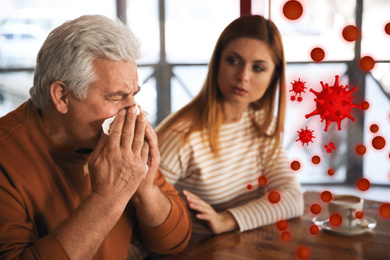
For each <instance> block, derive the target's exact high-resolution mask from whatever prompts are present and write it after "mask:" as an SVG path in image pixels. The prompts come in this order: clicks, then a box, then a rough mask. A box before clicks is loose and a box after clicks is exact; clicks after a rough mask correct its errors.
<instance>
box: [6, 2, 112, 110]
mask: <svg viewBox="0 0 390 260" xmlns="http://www.w3.org/2000/svg"><path fill="white" fill-rule="evenodd" d="M86 14H102V15H105V16H108V17H110V18H115V17H116V4H115V0H83V1H79V0H67V1H62V0H1V8H0V69H2V70H4V71H3V72H0V96H1V98H0V114H1V115H4V114H5V113H8V112H9V111H10V110H13V109H15V108H16V107H17V106H19V105H20V104H21V103H22V102H24V101H25V100H27V99H28V98H29V97H30V95H29V89H30V87H31V86H32V84H33V70H34V67H35V60H36V56H37V53H38V51H39V49H40V47H41V46H42V43H43V42H44V40H45V39H46V37H47V35H48V34H49V32H50V31H51V30H52V29H54V28H55V27H57V26H58V25H60V24H62V23H63V22H65V21H66V20H70V19H74V18H77V17H78V16H80V15H86ZM6 69H13V70H12V71H7V70H6ZM18 70H19V71H18Z"/></svg>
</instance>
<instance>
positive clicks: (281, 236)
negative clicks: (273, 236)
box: [280, 231, 291, 241]
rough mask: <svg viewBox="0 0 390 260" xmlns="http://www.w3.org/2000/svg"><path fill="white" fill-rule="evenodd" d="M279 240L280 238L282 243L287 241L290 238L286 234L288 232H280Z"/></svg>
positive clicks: (288, 234)
mask: <svg viewBox="0 0 390 260" xmlns="http://www.w3.org/2000/svg"><path fill="white" fill-rule="evenodd" d="M280 238H281V239H282V240H283V241H289V240H290V238H291V235H290V232H288V231H284V232H282V234H281V235H280Z"/></svg>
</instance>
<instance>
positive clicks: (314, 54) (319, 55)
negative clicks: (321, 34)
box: [310, 47, 325, 62]
mask: <svg viewBox="0 0 390 260" xmlns="http://www.w3.org/2000/svg"><path fill="white" fill-rule="evenodd" d="M310 57H311V59H312V60H313V61H315V62H320V61H322V60H323V59H324V58H325V52H324V50H323V49H321V48H319V47H316V48H314V49H313V50H312V51H311V53H310Z"/></svg>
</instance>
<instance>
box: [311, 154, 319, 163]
mask: <svg viewBox="0 0 390 260" xmlns="http://www.w3.org/2000/svg"><path fill="white" fill-rule="evenodd" d="M311 162H312V163H313V164H319V163H320V162H321V158H320V157H319V156H318V155H314V156H313V157H312V158H311Z"/></svg>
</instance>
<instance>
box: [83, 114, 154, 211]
mask: <svg viewBox="0 0 390 260" xmlns="http://www.w3.org/2000/svg"><path fill="white" fill-rule="evenodd" d="M136 121H137V123H136ZM146 125H147V122H146V119H145V116H144V115H142V114H141V115H140V116H138V120H137V115H136V109H135V107H131V108H129V109H127V110H121V111H120V112H119V113H118V115H117V116H116V118H115V121H114V123H113V124H112V127H111V130H110V135H109V136H106V135H104V134H102V136H101V138H100V140H99V142H98V144H97V146H96V148H95V150H94V152H93V153H92V155H91V159H90V161H89V163H88V165H89V169H90V174H91V182H92V192H94V193H96V194H99V195H101V196H102V197H104V198H107V199H112V200H113V201H115V202H119V201H120V202H122V205H121V207H123V209H124V207H125V206H126V204H127V202H128V201H129V200H130V198H131V197H132V196H133V194H134V193H135V191H136V190H137V189H138V186H139V184H140V182H141V181H142V178H143V176H144V175H145V172H146V163H147V160H148V153H149V145H148V143H147V142H145V129H146Z"/></svg>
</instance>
